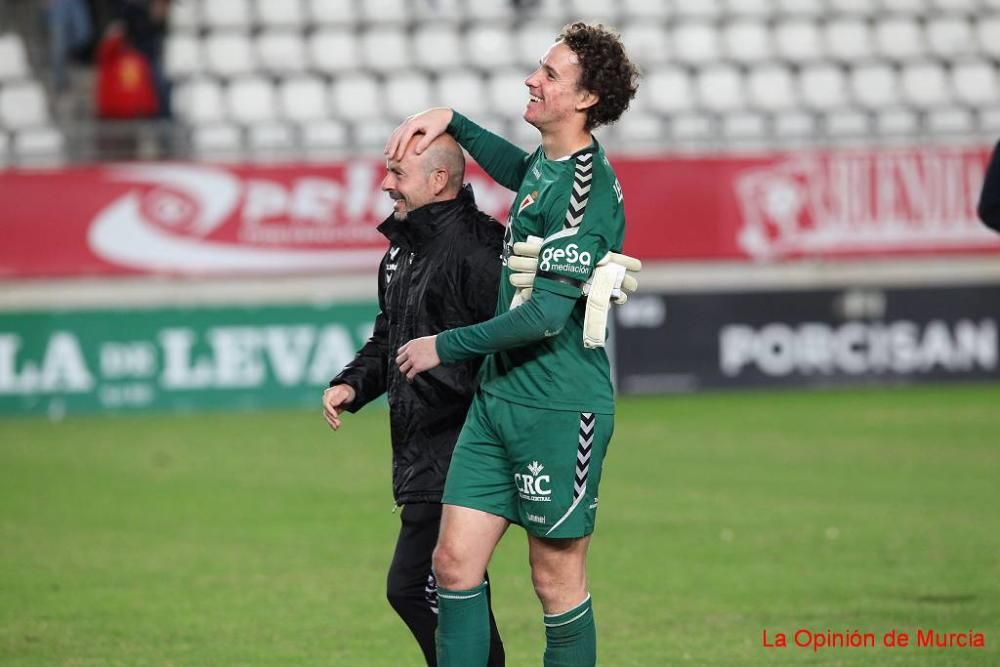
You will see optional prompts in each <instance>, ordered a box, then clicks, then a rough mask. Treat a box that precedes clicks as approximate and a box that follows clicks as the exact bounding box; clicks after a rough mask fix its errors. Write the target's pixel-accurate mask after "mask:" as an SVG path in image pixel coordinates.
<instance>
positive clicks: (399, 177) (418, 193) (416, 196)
mask: <svg viewBox="0 0 1000 667" xmlns="http://www.w3.org/2000/svg"><path fill="white" fill-rule="evenodd" d="M421 138H423V135H419V134H418V135H414V137H413V138H412V139H411V140H410V143H409V144H408V145H407V146H406V152H405V153H404V154H403V158H402V159H401V160H393V159H391V158H390V159H388V160H386V171H387V173H386V176H385V178H384V179H383V180H382V189H383V190H384V191H386V192H388V193H389V196H390V197H391V198H392V199H393V201H394V202H395V205H394V207H393V211H394V215H395V216H396V219H397V220H403V219H405V218H406V216H407V214H408V213H409V212H410V211H413V210H415V209H417V208H420V207H421V206H426V205H427V204H430V203H433V202H439V201H448V200H449V199H454V198H455V197H457V196H458V193H459V192H460V191H461V189H462V183H463V182H464V180H465V155H464V154H463V153H462V148H461V147H460V146H459V145H458V143H457V142H456V141H455V140H454V139H453V138H452V137H451V136H450V135H448V134H442V135H441V136H439V137H437V138H436V139H434V141H432V142H431V144H430V146H428V147H427V148H426V149H425V150H424V152H423V153H421V154H420V155H417V154H416V152H415V149H416V145H417V142H418V141H419V140H420V139H421Z"/></svg>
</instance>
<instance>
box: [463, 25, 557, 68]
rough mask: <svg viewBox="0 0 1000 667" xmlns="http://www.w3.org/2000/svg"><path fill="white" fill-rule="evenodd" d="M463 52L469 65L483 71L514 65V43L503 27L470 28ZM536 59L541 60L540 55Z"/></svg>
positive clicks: (508, 32)
mask: <svg viewBox="0 0 1000 667" xmlns="http://www.w3.org/2000/svg"><path fill="white" fill-rule="evenodd" d="M465 52H466V54H467V55H468V58H469V64H470V65H472V66H473V67H479V68H481V69H483V70H484V71H487V70H490V69H501V68H506V67H510V66H512V65H513V64H514V41H513V39H511V34H510V31H509V30H508V29H507V28H506V27H504V26H499V25H482V26H476V27H473V28H470V29H469V31H468V32H467V33H466V35H465ZM543 53H544V52H543ZM537 57H538V58H541V57H542V53H539V54H538V56H537Z"/></svg>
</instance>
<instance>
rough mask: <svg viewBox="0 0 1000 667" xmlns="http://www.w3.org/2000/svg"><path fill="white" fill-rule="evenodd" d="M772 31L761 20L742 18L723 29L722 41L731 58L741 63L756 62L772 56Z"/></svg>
mask: <svg viewBox="0 0 1000 667" xmlns="http://www.w3.org/2000/svg"><path fill="white" fill-rule="evenodd" d="M771 41H772V37H771V34H770V32H769V31H768V29H767V26H765V25H764V24H763V23H761V22H760V21H756V20H753V19H741V20H738V21H734V22H733V23H730V24H728V25H726V26H725V27H724V28H723V29H722V43H723V45H724V47H725V52H726V55H728V56H729V59H730V60H732V61H734V62H737V63H740V64H754V63H759V62H762V61H765V60H768V59H769V58H770V57H771Z"/></svg>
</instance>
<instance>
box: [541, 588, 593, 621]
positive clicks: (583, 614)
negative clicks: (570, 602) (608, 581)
mask: <svg viewBox="0 0 1000 667" xmlns="http://www.w3.org/2000/svg"><path fill="white" fill-rule="evenodd" d="M588 602H590V593H587V597H585V598H583V602H581V603H580V604H578V605H576V606H575V607H573V608H572V609H569V610H567V611H564V612H563V613H561V614H542V617H543V621H542V622H543V623H544V624H545V627H547V628H558V627H560V626H562V625H569V624H570V623H572V622H573V621H576V620H579V619H580V618H582V617H583V616H586V615H587V612H589V611H590V609H591V608H590V607H587V608H586V609H584V610H583V611H581V612H580V613H579V614H577V615H576V616H574V617H573V618H571V619H569V620H568V621H563V622H561V623H549V622H548V619H550V618H555V617H556V616H565V615H566V614H572V613H573V612H574V611H575V610H577V609H579V608H580V607H582V606H583V605H585V604H587V603H588Z"/></svg>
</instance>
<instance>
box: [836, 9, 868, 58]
mask: <svg viewBox="0 0 1000 667" xmlns="http://www.w3.org/2000/svg"><path fill="white" fill-rule="evenodd" d="M824 37H825V38H826V39H825V40H824V41H825V45H826V52H827V53H828V54H829V55H830V56H831V57H833V58H835V59H836V60H839V61H841V62H844V63H848V64H849V63H855V62H860V61H866V60H870V59H871V58H872V55H873V54H872V41H871V31H870V30H869V28H868V24H867V23H865V22H864V21H863V20H861V19H859V18H841V19H836V20H834V21H830V22H828V23H827V24H826V26H825V30H824Z"/></svg>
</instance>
